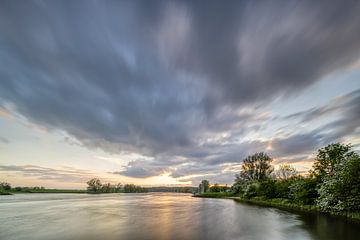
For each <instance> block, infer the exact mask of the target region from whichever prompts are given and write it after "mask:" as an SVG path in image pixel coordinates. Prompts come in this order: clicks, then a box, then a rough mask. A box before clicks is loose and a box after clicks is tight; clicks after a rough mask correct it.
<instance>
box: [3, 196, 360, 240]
mask: <svg viewBox="0 0 360 240" xmlns="http://www.w3.org/2000/svg"><path fill="white" fill-rule="evenodd" d="M359 237H360V225H359V224H351V223H349V222H345V221H343V220H339V219H336V218H329V217H325V216H322V215H298V214H294V213H289V212H286V211H282V210H277V209H273V208H262V207H256V206H251V205H244V204H240V203H237V202H235V201H233V200H226V199H202V198H193V197H191V195H187V194H171V193H154V194H151V193H149V194H107V195H87V194H83V195H82V194H18V195H12V196H0V239H1V240H7V239H27V240H29V239H36V240H40V239H136V240H141V239H244V240H251V239H254V240H261V239H267V240H268V239H276V240H281V239H291V240H296V239H324V240H325V239H326V240H331V239H359Z"/></svg>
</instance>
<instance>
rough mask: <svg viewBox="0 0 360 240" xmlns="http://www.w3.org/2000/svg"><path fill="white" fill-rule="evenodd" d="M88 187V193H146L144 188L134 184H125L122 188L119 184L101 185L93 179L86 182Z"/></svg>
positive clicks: (98, 180)
mask: <svg viewBox="0 0 360 240" xmlns="http://www.w3.org/2000/svg"><path fill="white" fill-rule="evenodd" d="M87 184H88V187H87V190H88V192H89V193H117V192H125V193H141V192H147V189H146V188H142V187H140V186H136V185H134V184H125V185H124V187H122V185H121V183H118V184H115V185H113V184H111V183H106V184H102V183H101V181H100V179H98V178H93V179H91V180H89V181H88V182H87Z"/></svg>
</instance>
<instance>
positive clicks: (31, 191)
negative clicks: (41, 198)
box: [0, 189, 88, 195]
mask: <svg viewBox="0 0 360 240" xmlns="http://www.w3.org/2000/svg"><path fill="white" fill-rule="evenodd" d="M17 193H88V192H87V191H86V190H80V189H23V190H20V191H17V190H10V191H6V192H0V195H12V194H17Z"/></svg>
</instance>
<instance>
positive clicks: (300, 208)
mask: <svg viewBox="0 0 360 240" xmlns="http://www.w3.org/2000/svg"><path fill="white" fill-rule="evenodd" d="M193 197H198V198H220V199H229V200H230V199H231V200H233V201H236V202H239V203H244V204H250V205H256V206H261V207H271V208H277V209H281V210H286V211H293V212H299V213H313V214H324V215H328V216H331V217H339V218H342V219H344V220H347V221H352V222H356V223H360V212H324V211H321V210H320V209H319V208H318V207H316V206H313V205H299V204H296V203H290V202H288V203H286V202H283V201H284V199H271V200H263V199H244V198H241V197H239V196H236V195H232V196H230V194H219V193H217V194H211V193H210V194H209V193H207V194H201V195H193Z"/></svg>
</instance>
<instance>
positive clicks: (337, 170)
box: [317, 153, 360, 211]
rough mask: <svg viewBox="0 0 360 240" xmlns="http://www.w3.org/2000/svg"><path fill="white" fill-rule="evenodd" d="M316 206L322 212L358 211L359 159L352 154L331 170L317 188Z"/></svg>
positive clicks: (359, 203) (359, 186) (359, 202)
mask: <svg viewBox="0 0 360 240" xmlns="http://www.w3.org/2000/svg"><path fill="white" fill-rule="evenodd" d="M318 192H319V195H320V196H319V199H318V201H317V205H318V206H319V207H320V208H321V209H322V210H331V211H349V210H355V211H359V210H360V157H359V155H357V154H355V153H354V154H352V155H351V156H350V157H346V158H345V160H343V161H342V162H339V163H337V164H336V165H335V166H334V168H333V174H332V175H328V176H326V177H325V178H324V181H323V183H322V184H321V186H320V188H319V191H318Z"/></svg>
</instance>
